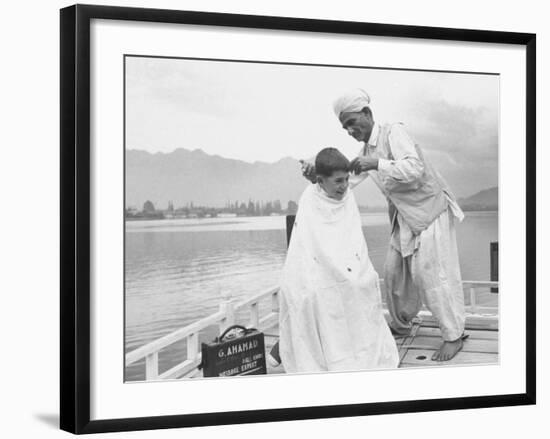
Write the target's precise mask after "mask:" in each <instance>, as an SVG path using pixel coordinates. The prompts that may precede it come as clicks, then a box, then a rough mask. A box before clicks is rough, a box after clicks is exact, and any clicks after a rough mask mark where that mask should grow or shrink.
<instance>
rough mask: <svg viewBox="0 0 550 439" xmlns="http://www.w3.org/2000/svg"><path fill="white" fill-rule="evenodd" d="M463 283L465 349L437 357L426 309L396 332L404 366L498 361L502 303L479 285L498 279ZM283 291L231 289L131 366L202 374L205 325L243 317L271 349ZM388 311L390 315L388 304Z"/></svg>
mask: <svg viewBox="0 0 550 439" xmlns="http://www.w3.org/2000/svg"><path fill="white" fill-rule="evenodd" d="M462 284H463V288H464V290H465V296H466V299H467V306H466V331H465V332H466V334H467V335H469V338H468V339H466V340H465V341H464V347H463V349H462V351H461V352H459V353H458V354H457V355H456V357H455V358H453V359H452V360H451V361H445V362H437V361H432V359H431V357H432V355H433V353H434V352H435V350H436V349H438V348H439V346H440V344H441V342H442V340H441V335H440V331H439V328H438V327H437V324H436V322H435V321H434V318H433V317H432V315H431V314H430V313H429V312H428V311H427V310H426V309H424V310H421V311H420V313H419V314H418V317H417V319H416V320H415V322H414V326H413V329H412V331H411V334H410V335H409V336H407V337H396V343H397V346H398V348H399V354H400V364H399V367H401V368H406V367H430V366H435V367H438V366H447V365H473V364H478V365H479V364H495V363H498V361H499V357H498V346H499V339H498V326H499V323H498V304H497V306H491V303H489V302H487V303H485V302H484V301H483V300H478V297H477V294H478V292H479V290H483V289H484V290H487V289H489V288H491V289H492V288H497V287H498V282H494V281H463V282H462ZM278 294H279V288H278V287H277V286H274V287H271V288H269V289H267V290H265V291H261V292H259V293H258V294H255V295H253V296H251V297H249V298H247V299H245V300H243V301H241V302H236V301H234V300H233V299H232V297H231V296H230V295H229V294H227V295H224V300H223V301H222V302H221V303H220V308H219V311H218V312H216V313H214V314H212V315H209V316H207V317H204V318H202V319H201V320H199V321H196V322H194V323H192V324H190V325H187V326H185V327H183V328H180V329H177V330H176V331H174V332H171V333H169V334H167V335H165V336H163V337H161V338H159V339H157V340H154V341H152V342H150V343H148V344H146V345H144V346H141V347H139V348H137V349H135V350H134V351H132V352H129V353H127V354H126V356H125V360H126V366H128V365H130V364H133V363H136V362H138V361H142V362H143V364H144V366H145V381H153V380H164V379H181V378H195V377H201V376H202V371H201V370H200V369H198V366H199V364H200V363H201V361H202V360H201V352H200V343H199V340H200V338H199V335H200V333H201V331H205V330H206V328H209V327H211V326H218V332H219V334H221V333H223V332H224V330H225V329H226V328H228V327H230V326H232V325H234V324H235V323H236V322H237V321H240V324H242V325H244V326H247V327H249V328H258V329H259V330H261V331H262V332H263V333H264V336H265V345H266V352H269V351H270V350H271V347H272V346H273V345H274V344H275V343H276V341H277V340H278V338H279V328H278V322H279V299H278ZM486 299H487V298H486ZM490 302H494V300H491V301H490ZM262 304H263V305H262ZM243 312H244V313H245V314H246V313H248V319H246V315H244V316H243V314H242V313H243ZM239 313H240V314H239ZM385 315H386V317H387V318H389V317H388V312H387V310H386V311H385ZM237 317H239V320H237ZM247 320H248V321H247ZM182 341H185V350H186V353H187V355H186V356H185V357H184V359H183V361H181V362H179V363H177V364H175V365H172V366H171V367H170V368H169V369H168V370H163V371H161V370H159V353H160V351H162V350H164V349H170V348H171V347H172V346H173V345H174V344H175V343H177V342H182ZM180 349H181V348H180ZM143 360H145V361H143ZM268 373H269V374H277V373H285V370H284V365H283V366H278V367H275V368H272V367H269V366H268Z"/></svg>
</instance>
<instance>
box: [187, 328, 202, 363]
mask: <svg viewBox="0 0 550 439" xmlns="http://www.w3.org/2000/svg"><path fill="white" fill-rule="evenodd" d="M198 353H199V334H198V333H197V332H195V333H194V334H189V335H188V336H187V359H188V360H194V359H195V358H197V356H198Z"/></svg>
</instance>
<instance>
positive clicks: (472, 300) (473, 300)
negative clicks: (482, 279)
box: [470, 287, 477, 314]
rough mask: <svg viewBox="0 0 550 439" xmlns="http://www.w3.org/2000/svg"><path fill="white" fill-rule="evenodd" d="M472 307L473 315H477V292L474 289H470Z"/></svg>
mask: <svg viewBox="0 0 550 439" xmlns="http://www.w3.org/2000/svg"><path fill="white" fill-rule="evenodd" d="M470 307H471V308H472V314H476V313H477V302H476V290H475V288H474V287H470Z"/></svg>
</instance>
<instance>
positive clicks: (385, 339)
mask: <svg viewBox="0 0 550 439" xmlns="http://www.w3.org/2000/svg"><path fill="white" fill-rule="evenodd" d="M279 325H280V355H281V359H282V362H283V366H284V368H285V371H286V372H287V373H294V372H315V371H327V370H328V371H331V370H362V369H376V368H395V367H397V365H398V362H399V357H398V352H397V347H396V344H395V340H394V339H393V336H392V335H391V332H390V330H389V328H388V325H387V323H386V321H385V319H384V315H383V311H382V303H381V297H380V288H379V280H378V274H377V273H376V271H375V270H374V268H373V266H372V263H371V261H370V259H369V255H368V250H367V244H366V242H365V238H364V236H363V232H362V229H361V218H360V216H359V210H358V208H357V203H356V202H355V198H354V196H353V193H352V192H351V191H350V190H348V191H347V193H346V195H345V196H344V198H343V199H342V200H341V201H338V200H334V199H332V198H329V197H328V196H327V195H326V193H325V192H324V190H323V189H322V188H321V187H320V186H319V185H310V186H308V187H307V188H306V190H305V191H304V193H303V194H302V197H301V199H300V202H299V207H298V212H297V214H296V221H295V223H294V228H293V230H292V238H291V240H290V245H289V248H288V253H287V257H286V261H285V265H284V268H283V274H282V280H281V291H280V316H279Z"/></svg>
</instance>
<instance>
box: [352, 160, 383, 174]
mask: <svg viewBox="0 0 550 439" xmlns="http://www.w3.org/2000/svg"><path fill="white" fill-rule="evenodd" d="M349 169H350V171H351V172H353V173H354V174H360V173H361V172H365V171H372V170H377V169H378V159H375V158H372V157H363V156H361V157H355V158H354V159H353V160H352V161H351V163H350V164H349Z"/></svg>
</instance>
